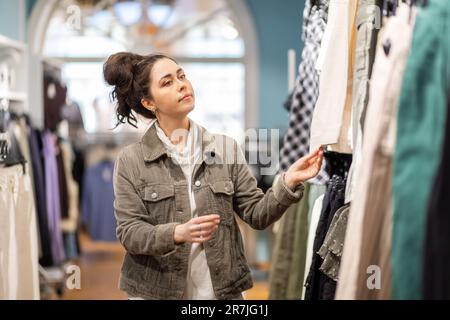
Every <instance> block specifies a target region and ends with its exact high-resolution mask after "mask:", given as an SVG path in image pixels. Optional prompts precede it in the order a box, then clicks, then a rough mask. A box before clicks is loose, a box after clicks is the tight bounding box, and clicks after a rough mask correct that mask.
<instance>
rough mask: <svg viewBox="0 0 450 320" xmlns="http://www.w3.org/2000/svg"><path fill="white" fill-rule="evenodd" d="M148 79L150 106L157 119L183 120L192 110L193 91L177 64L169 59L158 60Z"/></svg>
mask: <svg viewBox="0 0 450 320" xmlns="http://www.w3.org/2000/svg"><path fill="white" fill-rule="evenodd" d="M150 78H151V84H150V91H151V94H152V97H153V100H152V101H151V105H152V107H153V108H156V110H157V115H158V117H161V116H165V117H169V118H183V117H185V116H186V115H187V114H188V113H189V112H191V111H192V110H193V109H194V102H195V96H194V90H193V88H192V85H191V83H190V82H189V80H188V79H187V78H186V75H185V73H184V71H183V69H181V68H180V66H179V65H178V64H177V63H175V62H174V61H172V60H170V59H161V60H158V61H157V62H156V63H155V64H154V65H153V68H152V71H151V74H150Z"/></svg>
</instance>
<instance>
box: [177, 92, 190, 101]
mask: <svg viewBox="0 0 450 320" xmlns="http://www.w3.org/2000/svg"><path fill="white" fill-rule="evenodd" d="M190 98H192V95H190V94H187V95H185V96H184V97H183V98H181V99H180V100H179V101H186V100H188V99H190Z"/></svg>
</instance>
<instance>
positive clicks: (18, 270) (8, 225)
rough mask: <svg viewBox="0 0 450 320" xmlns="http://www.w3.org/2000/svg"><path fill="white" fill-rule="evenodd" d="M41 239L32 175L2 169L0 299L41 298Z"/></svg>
mask: <svg viewBox="0 0 450 320" xmlns="http://www.w3.org/2000/svg"><path fill="white" fill-rule="evenodd" d="M38 259H39V257H38V237H37V224H36V211H35V205H34V197H33V193H32V189H31V182H30V176H29V175H28V174H23V166H22V165H18V166H14V167H9V168H1V169H0V299H9V300H12V299H23V300H30V299H39V265H38Z"/></svg>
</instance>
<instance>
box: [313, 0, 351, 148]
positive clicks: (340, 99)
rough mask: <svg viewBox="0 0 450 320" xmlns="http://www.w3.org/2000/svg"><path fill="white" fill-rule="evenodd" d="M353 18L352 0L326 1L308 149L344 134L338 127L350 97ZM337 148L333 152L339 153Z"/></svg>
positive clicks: (335, 140) (335, 141) (333, 140)
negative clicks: (324, 23)
mask: <svg viewBox="0 0 450 320" xmlns="http://www.w3.org/2000/svg"><path fill="white" fill-rule="evenodd" d="M355 17H356V1H355V0H330V4H329V8H328V22H327V26H326V28H325V34H324V36H323V39H322V44H321V47H320V53H319V57H318V59H317V62H316V69H317V70H318V72H319V74H320V84H319V97H318V99H317V103H316V106H315V108H314V114H313V119H312V122H311V142H310V150H311V151H314V150H316V149H317V148H319V147H320V146H321V145H330V144H335V143H338V142H340V141H339V138H340V137H341V136H343V137H344V138H345V137H346V136H347V135H346V133H345V132H343V133H341V127H342V124H343V122H344V121H345V123H347V122H349V119H350V116H349V115H348V114H344V109H345V106H346V102H347V101H348V99H349V98H350V99H351V97H348V92H349V90H348V88H349V86H350V87H351V84H349V80H351V79H349V71H350V72H351V70H352V68H351V67H350V64H351V61H350V52H351V40H352V35H353V25H354V20H355ZM337 61H338V63H336V62H337ZM344 116H345V117H344ZM344 118H345V119H344ZM347 118H348V119H347ZM344 129H348V128H344ZM348 142H350V141H348ZM340 144H343V143H342V142H340ZM339 149H340V147H338V148H337V149H336V150H335V151H339V152H340V150H339ZM346 151H347V150H346Z"/></svg>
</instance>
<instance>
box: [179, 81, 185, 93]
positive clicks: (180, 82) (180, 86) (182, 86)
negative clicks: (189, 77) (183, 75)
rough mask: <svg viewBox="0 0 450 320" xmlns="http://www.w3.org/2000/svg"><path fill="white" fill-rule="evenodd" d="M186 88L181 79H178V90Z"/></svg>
mask: <svg viewBox="0 0 450 320" xmlns="http://www.w3.org/2000/svg"><path fill="white" fill-rule="evenodd" d="M185 89H186V84H185V83H184V82H183V81H180V80H178V91H183V90H185Z"/></svg>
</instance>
